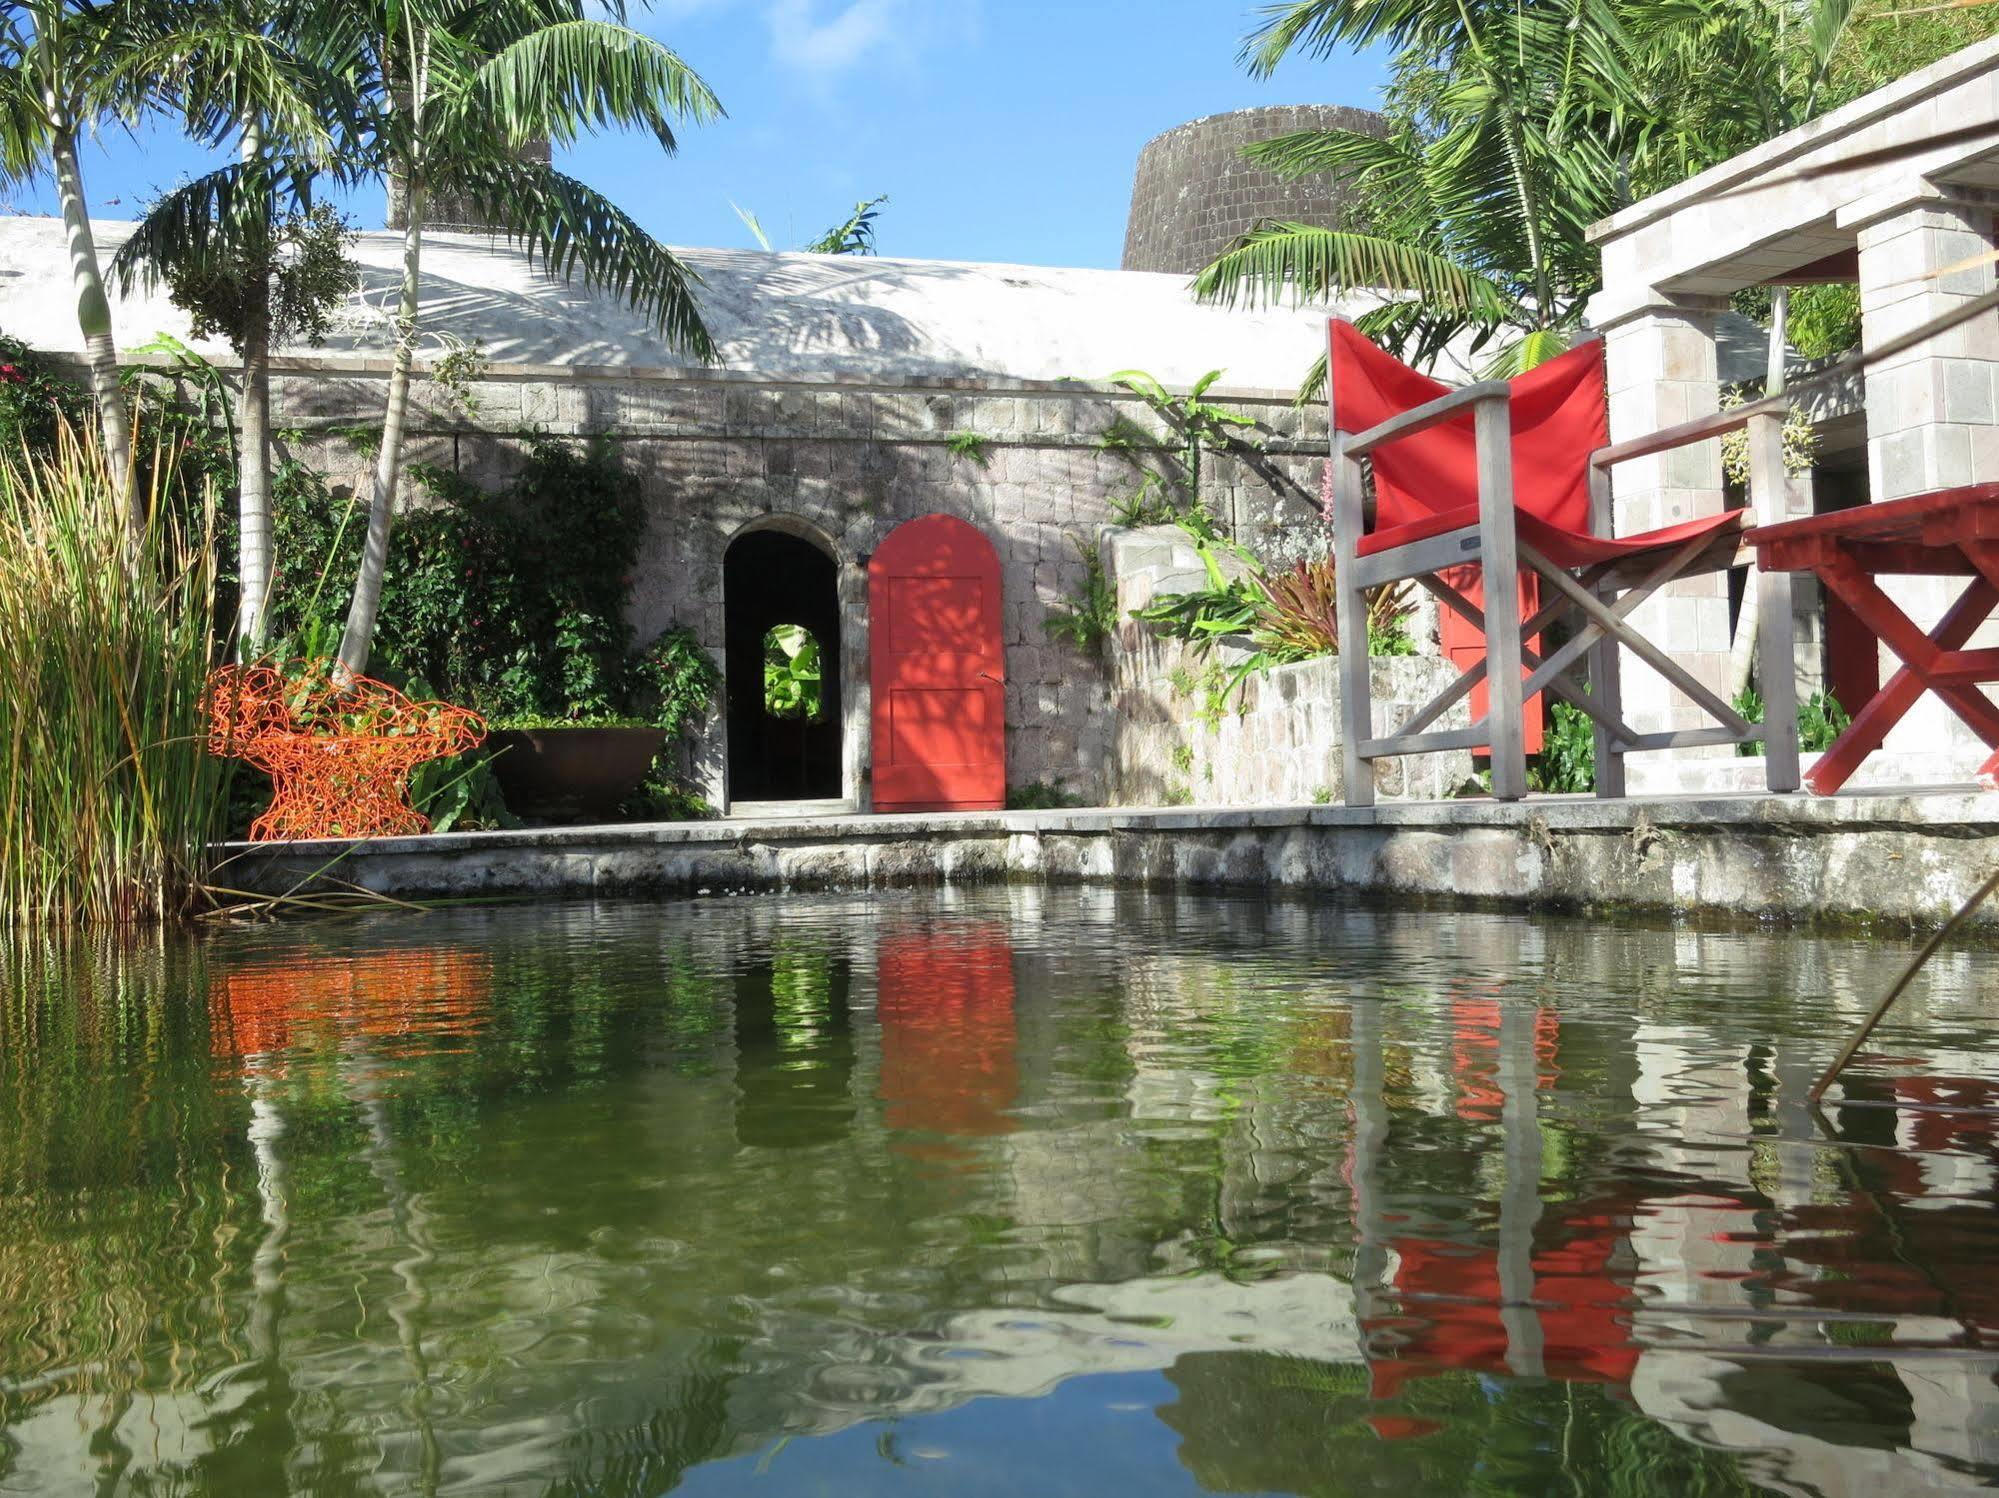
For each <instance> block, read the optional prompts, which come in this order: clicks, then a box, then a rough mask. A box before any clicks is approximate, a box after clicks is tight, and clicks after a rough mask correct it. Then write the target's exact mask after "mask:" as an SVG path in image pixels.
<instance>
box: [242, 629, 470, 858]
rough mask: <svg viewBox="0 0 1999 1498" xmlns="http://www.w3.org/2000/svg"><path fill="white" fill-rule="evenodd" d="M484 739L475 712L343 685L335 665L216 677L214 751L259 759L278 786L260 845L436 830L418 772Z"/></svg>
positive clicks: (377, 686) (254, 837)
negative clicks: (419, 794) (412, 782)
mask: <svg viewBox="0 0 1999 1498" xmlns="http://www.w3.org/2000/svg"><path fill="white" fill-rule="evenodd" d="M485 737H486V724H485V721H484V720H483V719H481V718H480V716H479V715H478V714H477V713H474V712H471V711H470V710H468V709H466V708H462V707H453V706H451V705H450V704H449V703H445V702H412V701H410V699H409V698H408V697H406V696H404V695H403V694H402V693H401V692H398V691H397V690H396V689H395V688H394V687H391V686H386V685H384V684H383V683H381V682H379V681H371V680H370V679H369V678H367V677H365V676H355V677H349V678H348V679H347V680H345V681H344V682H343V681H342V680H340V677H339V663H338V662H336V661H312V662H310V663H308V664H307V665H306V666H305V667H304V669H303V670H299V671H294V672H292V673H289V674H284V673H280V672H278V671H277V670H275V669H273V668H272V667H270V666H224V667H222V668H221V669H220V670H218V671H216V672H215V673H214V674H213V675H211V676H210V677H209V679H208V750H209V753H211V754H221V755H234V756H235V757H237V758H239V759H242V760H244V761H246V762H247V763H249V764H252V765H255V766H256V767H257V768H258V769H260V770H263V771H264V772H266V773H267V774H268V775H269V776H270V777H271V784H272V786H273V787H274V788H275V793H274V794H273V796H272V797H271V806H270V809H269V810H268V811H266V812H265V813H264V814H263V815H262V816H260V817H258V818H257V820H256V821H254V822H252V823H251V824H250V840H251V841H252V842H283V841H288V840H291V839H295V838H317V837H401V836H407V835H409V834H412V833H418V832H428V831H429V830H430V819H429V818H428V817H426V816H424V814H423V813H422V812H420V811H418V810H417V809H416V808H415V807H414V806H411V805H410V800H409V778H410V773H411V772H412V771H413V770H415V769H416V767H417V766H418V765H420V764H422V763H424V761H426V760H432V759H444V758H446V757H448V756H450V755H453V754H458V753H461V752H463V751H464V750H467V749H471V748H475V747H476V746H477V745H479V744H480V743H481V742H483V741H484V739H485Z"/></svg>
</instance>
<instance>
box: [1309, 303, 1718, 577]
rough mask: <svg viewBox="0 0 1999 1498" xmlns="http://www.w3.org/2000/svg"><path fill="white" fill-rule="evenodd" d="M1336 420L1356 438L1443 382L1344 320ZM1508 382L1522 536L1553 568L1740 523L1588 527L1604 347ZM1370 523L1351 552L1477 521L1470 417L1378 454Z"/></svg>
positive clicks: (1366, 552)
mask: <svg viewBox="0 0 1999 1498" xmlns="http://www.w3.org/2000/svg"><path fill="white" fill-rule="evenodd" d="M1330 351H1331V366H1330V378H1331V389H1332V392H1333V423H1334V426H1335V429H1336V430H1338V431H1341V432H1346V433H1355V432H1364V431H1366V430H1368V429H1369V428H1370V427H1373V426H1377V425H1379V424H1380V423H1381V422H1384V421H1386V420H1388V419H1389V418H1390V417H1391V416H1396V415H1399V414H1401V413H1402V412H1404V411H1409V410H1413V409H1414V408H1416V407H1417V406H1420V405H1423V404H1425V403H1426V402H1428V401H1433V400H1435V399H1437V397H1439V396H1441V395H1447V394H1449V393H1450V390H1451V387H1450V386H1449V385H1445V384H1443V383H1441V382H1440V381H1437V380H1433V379H1431V378H1430V377H1429V376H1428V375H1425V374H1420V373H1418V372H1417V371H1416V370H1413V369H1411V368H1410V367H1409V366H1408V365H1406V364H1404V363H1402V361H1401V360H1399V359H1397V358H1395V357H1394V356H1393V355H1391V354H1388V353H1386V352H1384V351H1383V350H1381V349H1379V348H1376V347H1375V346H1374V344H1372V343H1370V342H1369V341H1368V340H1367V339H1366V338H1365V337H1364V336H1362V334H1361V333H1360V331H1359V330H1358V329H1356V328H1355V327H1354V325H1353V324H1352V323H1350V322H1345V321H1342V320H1340V319H1337V318H1336V319H1334V320H1333V322H1332V326H1331V338H1330ZM1508 384H1509V385H1510V386H1511V387H1512V392H1513V399H1512V418H1513V494H1514V510H1515V518H1516V520H1517V522H1518V525H1519V534H1520V538H1521V539H1522V540H1523V541H1525V542H1527V544H1528V545H1530V546H1532V547H1533V548H1534V549H1535V550H1536V551H1539V552H1540V553H1541V554H1542V555H1543V556H1545V557H1547V558H1548V560H1549V561H1551V562H1553V563H1554V564H1555V565H1556V566H1558V567H1567V568H1576V567H1586V566H1589V565H1590V564H1592V563H1594V562H1604V561H1610V560H1613V559H1614V558H1617V557H1621V556H1630V555H1634V554H1636V553H1639V552H1645V551H1651V550H1654V549H1655V548H1658V547H1662V546H1670V545H1677V544H1679V543H1681V542H1684V541H1690V540H1692V539H1693V538H1694V537H1696V536H1698V535H1701V534H1703V533H1707V532H1718V531H1721V530H1723V529H1725V528H1727V527H1729V526H1735V525H1740V524H1741V523H1742V517H1741V516H1740V515H1739V514H1737V513H1733V512H1724V513H1722V514H1719V515H1704V516H1702V517H1700V518H1699V519H1695V520H1688V521H1683V522H1681V523H1680V524H1678V525H1671V526H1666V527H1664V528H1662V529H1660V530H1655V531H1647V532H1645V533H1644V534H1643V535H1638V536H1626V537H1622V538H1612V537H1608V536H1598V535H1595V534H1593V533H1592V531H1591V529H1590V523H1589V459H1590V454H1591V453H1592V452H1594V451H1595V450H1596V449H1597V448H1599V447H1603V446H1606V445H1607V444H1608V443H1609V441H1610V426H1609V413H1608V409H1607V405H1606V402H1605V398H1604V370H1603V344H1602V343H1601V341H1599V340H1595V339H1592V340H1591V341H1589V342H1587V343H1582V344H1578V345H1577V346H1576V347H1575V348H1572V349H1570V350H1569V351H1568V352H1567V353H1565V354H1562V355H1560V356H1559V357H1557V358H1554V359H1550V360H1549V361H1548V362H1547V363H1546V364H1542V365H1539V366H1537V367H1535V368H1533V369H1530V370H1528V371H1527V372H1526V373H1525V374H1521V375H1516V376H1514V378H1513V379H1512V380H1510V381H1508ZM1369 458H1370V461H1371V462H1372V464H1373V468H1374V495H1375V527H1374V529H1373V530H1372V531H1370V532H1369V533H1368V534H1367V535H1365V536H1363V537H1361V538H1360V540H1359V541H1358V542H1357V544H1356V547H1355V550H1356V551H1357V552H1358V553H1359V554H1360V555H1362V556H1371V555H1374V554H1376V553H1379V552H1383V551H1388V550H1391V549H1393V548H1395V547H1398V546H1406V545H1408V544H1409V543H1410V542H1412V541H1422V540H1426V539H1428V538H1429V537H1431V536H1438V535H1442V534H1444V533H1445V532H1446V531H1452V530H1456V529H1458V528H1459V527H1461V526H1469V525H1477V524H1478V453H1477V446H1476V442H1475V439H1474V436H1473V418H1472V413H1471V411H1469V410H1466V411H1463V412H1460V413H1459V414H1458V415H1456V416H1454V417H1452V418H1451V419H1450V420H1449V421H1446V422H1442V423H1440V424H1439V425H1437V426H1434V427H1431V428H1429V429H1428V430H1427V431H1422V432H1418V433H1416V434H1415V435H1413V436H1409V437H1403V438H1401V439H1399V440H1397V441H1394V442H1390V443H1388V444H1386V445H1385V446H1382V447H1378V448H1376V449H1375V450H1374V451H1373V452H1372V453H1371V454H1370V455H1369Z"/></svg>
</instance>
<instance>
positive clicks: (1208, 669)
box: [1099, 528, 1472, 806]
mask: <svg viewBox="0 0 1999 1498" xmlns="http://www.w3.org/2000/svg"><path fill="white" fill-rule="evenodd" d="M1099 546H1100V549H1101V552H1102V554H1103V557H1104V559H1105V563H1106V567H1107V569H1108V570H1109V571H1110V573H1111V576H1112V579H1113V581H1114V584H1115V586H1116V588H1117V595H1118V617H1119V619H1120V620H1121V621H1122V622H1121V623H1120V625H1119V628H1118V633H1117V637H1116V639H1115V641H1114V642H1113V644H1112V646H1111V649H1110V671H1111V723H1112V726H1113V729H1114V733H1115V737H1114V740H1113V743H1112V746H1111V748H1112V770H1113V776H1114V778H1113V781H1112V791H1113V800H1114V802H1115V804H1117V805H1120V806H1174V805H1182V804H1187V805H1199V806H1287V805H1301V804H1305V803H1309V802H1334V801H1340V800H1343V799H1344V793H1345V787H1344V781H1343V775H1342V770H1341V764H1340V743H1341V725H1340V699H1339V662H1338V660H1337V659H1336V658H1334V657H1327V658H1325V659H1322V660H1314V661H1302V662H1299V663H1297V664H1295V665H1289V666H1277V667H1274V668H1272V669H1270V670H1269V671H1266V672H1252V673H1250V674H1249V675H1248V676H1247V677H1245V678H1244V679H1243V680H1242V682H1241V683H1240V685H1239V686H1238V687H1234V688H1231V687H1230V686H1229V677H1230V675H1231V673H1232V671H1233V669H1234V668H1235V667H1236V666H1237V665H1238V664H1239V663H1241V662H1242V661H1243V660H1244V659H1245V658H1246V657H1247V656H1248V654H1249V651H1248V650H1247V648H1245V647H1231V646H1219V647H1216V648H1215V649H1213V650H1211V651H1209V652H1208V654H1207V655H1205V656H1202V655H1199V654H1197V653H1196V652H1195V651H1194V650H1193V649H1191V648H1190V647H1189V646H1187V645H1186V644H1184V643H1183V642H1181V641H1179V640H1172V639H1162V638H1160V637H1159V636H1157V635H1155V634H1153V633H1152V632H1151V631H1150V630H1149V629H1147V628H1146V627H1144V626H1143V625H1141V624H1139V623H1137V622H1136V621H1134V620H1133V619H1132V618H1131V611H1132V610H1133V609H1135V608H1142V607H1144V606H1145V605H1146V604H1147V603H1149V602H1151V601H1152V599H1154V598H1155V597H1158V596H1160V595H1163V594H1166V593H1175V592H1186V591H1189V590H1192V589H1195V588H1198V587H1201V586H1203V585H1204V584H1205V582H1206V581H1207V578H1206V572H1205V569H1204V568H1203V567H1202V565H1201V563H1200V559H1199V557H1198V555H1197V554H1196V553H1195V551H1194V549H1193V548H1192V546H1190V545H1188V544H1187V543H1186V541H1185V538H1184V536H1182V535H1181V534H1180V533H1179V532H1177V531H1174V530H1165V529H1162V530H1144V531H1131V530H1118V529H1115V528H1106V530H1105V531H1104V532H1103V533H1102V535H1101V537H1100V541H1099ZM1425 626H1426V621H1424V620H1418V631H1419V633H1418V638H1420V639H1428V638H1431V634H1430V631H1431V630H1433V629H1434V624H1433V623H1429V624H1428V627H1427V628H1426V627H1425ZM1453 675H1454V671H1453V668H1452V667H1451V666H1449V665H1448V664H1447V663H1446V662H1444V661H1443V660H1442V659H1440V658H1439V657H1437V656H1436V655H1435V654H1426V655H1421V656H1413V657H1388V656H1383V657H1378V658H1376V659H1375V661H1374V662H1373V672H1372V682H1373V693H1374V712H1375V718H1376V724H1377V727H1378V728H1380V729H1383V730H1386V729H1387V728H1389V727H1391V726H1392V725H1394V724H1397V723H1400V722H1401V721H1402V720H1404V719H1405V718H1407V717H1408V716H1409V715H1410V714H1411V713H1412V712H1414V711H1415V709H1416V708H1417V707H1418V706H1420V705H1421V704H1422V703H1423V702H1425V701H1427V700H1428V699H1429V698H1430V697H1432V696H1434V695H1435V694H1436V693H1437V692H1439V691H1442V690H1443V688H1444V687H1445V686H1447V685H1448V684H1449V683H1450V681H1451V679H1452V676H1453ZM1470 721H1471V720H1470V717H1469V715H1468V711H1467V709H1466V707H1465V705H1464V704H1462V703H1460V704H1459V705H1457V706H1456V707H1454V708H1452V709H1451V711H1450V712H1449V713H1447V714H1446V715H1445V716H1444V718H1443V719H1442V720H1440V723H1439V725H1438V726H1439V727H1462V726H1464V725H1466V724H1468V723H1469V722H1470ZM1374 772H1375V789H1376V793H1377V794H1378V795H1380V796H1382V797H1384V798H1387V799H1406V800H1424V801H1428V800H1441V799H1443V798H1445V797H1448V796H1450V795H1452V794H1453V793H1454V792H1455V791H1456V790H1457V789H1458V788H1459V787H1460V786H1462V785H1463V784H1464V783H1465V782H1466V781H1467V780H1468V779H1470V778H1471V773H1472V762H1471V755H1470V754H1469V753H1468V752H1466V751H1463V750H1453V751H1451V752H1449V753H1446V754H1425V755H1416V756H1410V757H1407V758H1399V759H1387V760H1377V761H1375V764H1374Z"/></svg>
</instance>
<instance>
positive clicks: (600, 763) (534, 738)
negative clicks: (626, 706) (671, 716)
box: [486, 728, 666, 822]
mask: <svg viewBox="0 0 1999 1498" xmlns="http://www.w3.org/2000/svg"><path fill="white" fill-rule="evenodd" d="M665 742H666V734H665V732H664V731H662V730H661V729H657V728H503V729H496V730H494V731H493V732H492V733H491V734H490V735H488V736H487V739H486V747H487V748H488V749H491V750H493V751H495V757H494V760H493V773H494V774H495V775H497V776H498V777H499V780H500V791H501V793H502V794H503V795H504V796H505V797H506V798H507V809H508V810H509V811H511V812H512V813H513V814H514V815H515V816H517V817H523V818H526V819H527V820H529V821H534V822H589V821H605V820H608V819H610V818H612V817H615V816H616V815H617V814H618V807H619V805H620V804H621V803H622V802H623V801H624V799H625V798H626V797H627V796H629V795H631V793H632V792H633V791H635V790H637V789H638V788H639V785H640V783H641V782H643V781H644V780H645V777H646V771H647V770H648V769H649V768H650V767H651V765H652V761H653V756H654V755H656V754H658V753H659V750H660V746H661V745H662V744H664V743H665Z"/></svg>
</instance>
